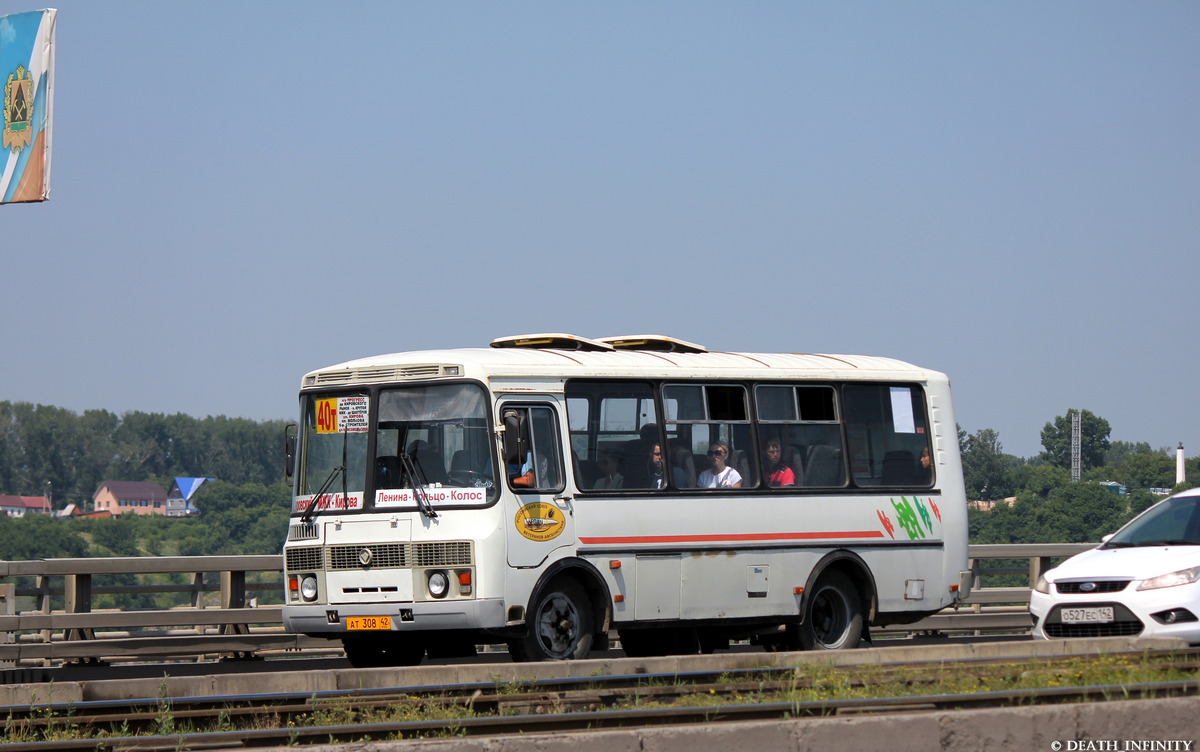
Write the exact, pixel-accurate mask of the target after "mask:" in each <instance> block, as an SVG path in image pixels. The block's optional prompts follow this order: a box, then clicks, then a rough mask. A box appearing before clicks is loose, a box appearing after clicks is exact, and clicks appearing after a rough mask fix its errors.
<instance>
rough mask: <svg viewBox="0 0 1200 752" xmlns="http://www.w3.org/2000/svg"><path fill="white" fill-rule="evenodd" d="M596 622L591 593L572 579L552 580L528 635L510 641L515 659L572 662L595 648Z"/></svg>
mask: <svg viewBox="0 0 1200 752" xmlns="http://www.w3.org/2000/svg"><path fill="white" fill-rule="evenodd" d="M593 632H595V625H594V622H593V619H592V604H591V602H590V601H589V600H588V597H587V593H585V592H584V590H583V588H582V587H580V586H579V584H578V583H577V582H575V581H574V580H572V579H569V578H564V577H560V578H558V579H556V580H552V581H551V582H550V583H549V584H547V585H546V587H544V588H542V590H541V591H540V592H539V593H538V595H537V597H536V598H535V599H534V602H533V607H532V608H530V609H529V617H528V619H526V622H525V636H524V637H522V638H520V639H518V640H513V641H512V642H510V643H508V652H509V653H511V654H512V658H513V660H514V661H570V660H578V659H580V658H586V657H587V655H588V653H590V652H591V650H592V640H593V638H594V635H593Z"/></svg>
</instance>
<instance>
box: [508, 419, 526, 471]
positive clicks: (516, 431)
mask: <svg viewBox="0 0 1200 752" xmlns="http://www.w3.org/2000/svg"><path fill="white" fill-rule="evenodd" d="M521 418H522V415H521V413H520V411H518V410H505V411H504V461H505V462H506V463H508V464H509V465H516V466H517V467H520V466H521V465H522V464H523V463H524V462H525V452H524V447H523V444H524V442H523V441H521V428H522V426H521Z"/></svg>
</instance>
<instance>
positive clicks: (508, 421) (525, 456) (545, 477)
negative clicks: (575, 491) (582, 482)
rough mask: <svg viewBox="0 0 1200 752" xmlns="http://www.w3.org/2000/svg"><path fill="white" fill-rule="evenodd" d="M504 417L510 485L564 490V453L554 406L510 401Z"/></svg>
mask: <svg viewBox="0 0 1200 752" xmlns="http://www.w3.org/2000/svg"><path fill="white" fill-rule="evenodd" d="M502 417H503V420H504V461H505V466H506V468H507V473H506V474H507V476H508V481H509V485H510V486H511V487H512V488H513V490H516V491H541V492H551V493H557V492H559V491H561V490H562V489H563V482H562V479H563V473H562V455H561V452H560V450H559V441H558V420H557V418H556V416H555V414H554V410H553V409H552V408H550V407H549V406H542V405H519V406H511V405H508V406H505V408H504V411H503V413H502Z"/></svg>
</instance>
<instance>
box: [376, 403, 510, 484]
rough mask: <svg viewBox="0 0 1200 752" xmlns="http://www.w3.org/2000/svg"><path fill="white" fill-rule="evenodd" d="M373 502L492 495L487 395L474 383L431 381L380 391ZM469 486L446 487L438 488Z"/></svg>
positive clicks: (492, 470) (492, 467) (493, 474)
mask: <svg viewBox="0 0 1200 752" xmlns="http://www.w3.org/2000/svg"><path fill="white" fill-rule="evenodd" d="M376 426H377V428H376V434H375V462H374V479H373V480H374V484H373V485H374V489H375V496H374V505H375V506H376V507H393V506H411V505H414V504H415V503H416V502H417V501H418V500H419V497H421V496H423V497H428V498H429V499H430V500H431V501H432V502H433V503H434V504H439V503H440V504H442V505H460V504H483V503H486V502H487V501H489V500H490V499H492V498H494V496H495V494H496V490H495V488H496V480H495V470H494V466H493V463H492V450H491V443H490V440H489V437H490V436H491V432H490V431H489V430H488V420H487V398H486V396H485V394H484V391H483V389H482V388H481V387H480V386H479V385H477V384H434V385H429V386H413V387H402V388H397V389H385V390H383V391H381V392H380V393H379V415H378V422H377V424H376ZM447 488H450V489H452V488H462V489H470V490H469V491H462V492H445V491H443V490H441V489H447Z"/></svg>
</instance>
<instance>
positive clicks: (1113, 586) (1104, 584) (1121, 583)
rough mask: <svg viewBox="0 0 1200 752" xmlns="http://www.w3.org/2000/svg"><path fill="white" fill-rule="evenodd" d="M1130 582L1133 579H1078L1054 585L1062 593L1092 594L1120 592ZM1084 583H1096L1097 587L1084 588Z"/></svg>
mask: <svg viewBox="0 0 1200 752" xmlns="http://www.w3.org/2000/svg"><path fill="white" fill-rule="evenodd" d="M1130 582H1132V580H1076V581H1074V582H1056V583H1054V587H1055V589H1057V590H1058V592H1060V593H1086V594H1088V595H1092V594H1095V593H1119V592H1121V591H1122V590H1124V589H1125V588H1126V587H1127V586H1128V585H1129V583H1130ZM1084 585H1095V587H1094V588H1090V589H1088V590H1084V589H1083V586H1084Z"/></svg>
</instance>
